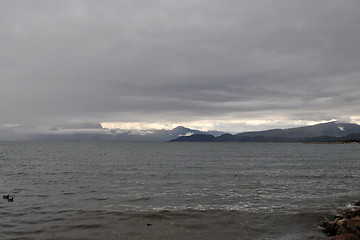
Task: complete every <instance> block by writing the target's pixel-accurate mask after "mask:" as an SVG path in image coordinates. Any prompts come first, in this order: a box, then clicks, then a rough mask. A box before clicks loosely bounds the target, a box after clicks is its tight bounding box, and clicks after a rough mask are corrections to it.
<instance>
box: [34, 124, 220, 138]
mask: <svg viewBox="0 0 360 240" xmlns="http://www.w3.org/2000/svg"><path fill="white" fill-rule="evenodd" d="M100 128H101V127H100ZM100 128H99V127H97V130H99V132H74V133H61V132H59V130H58V129H53V132H54V133H46V134H32V135H31V136H28V140H37V141H123V142H135V141H137V142H139V141H147V142H149V141H151V142H165V141H170V140H172V139H174V138H178V137H181V136H191V135H211V136H221V135H223V134H224V132H220V131H198V130H194V129H190V128H185V127H182V126H179V127H176V128H174V129H171V130H164V129H163V130H152V129H150V130H121V129H104V128H101V129H100Z"/></svg>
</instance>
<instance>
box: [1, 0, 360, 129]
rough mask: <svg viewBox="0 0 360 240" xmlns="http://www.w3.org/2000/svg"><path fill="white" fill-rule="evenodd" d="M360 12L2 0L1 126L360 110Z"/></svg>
mask: <svg viewBox="0 0 360 240" xmlns="http://www.w3.org/2000/svg"><path fill="white" fill-rule="evenodd" d="M359 23H360V1H359V0H344V1H339V0H302V1H299V0H271V1H270V0H256V1H255V0H221V1H218V0H131V1H125V0H116V1H115V0H114V1H111V0H106V1H98V0H93V1H92V0H86V1H81V0H73V1H68V0H63V1H46V0H43V1H37V0H32V1H28V0H23V1H21V0H3V1H0V111H1V112H0V114H1V115H0V116H1V117H0V126H1V127H2V128H6V127H11V126H19V125H25V126H58V125H61V124H72V123H76V124H79V123H82V122H85V123H103V124H104V125H106V126H127V127H128V128H131V127H133V126H136V128H142V127H144V128H146V127H148V126H152V127H154V128H155V127H157V128H161V127H164V126H165V127H166V126H167V127H172V126H175V125H178V124H183V125H185V126H188V127H203V128H215V129H219V130H227V131H229V130H232V131H245V130H254V129H266V128H269V127H291V126H296V125H305V124H310V123H316V122H318V121H329V120H332V119H338V120H341V121H353V122H356V121H360V97H359V96H360V27H359V26H360V25H359ZM115 123H117V124H118V125H116V124H115ZM120 123H122V125H121V124H120ZM132 123H133V125H132ZM149 124H151V125H149ZM164 124H167V125H164Z"/></svg>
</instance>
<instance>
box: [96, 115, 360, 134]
mask: <svg viewBox="0 0 360 240" xmlns="http://www.w3.org/2000/svg"><path fill="white" fill-rule="evenodd" d="M359 119H360V118H359ZM332 121H337V119H331V120H322V121H311V120H288V119H285V118H283V119H281V118H279V119H276V120H271V119H242V120H200V121H186V122H102V123H101V126H102V127H103V128H107V129H121V130H139V131H141V130H149V129H153V130H161V129H164V130H170V129H174V128H176V127H178V126H184V127H187V128H191V129H196V130H201V131H210V130H217V131H224V132H244V131H260V130H268V129H272V128H292V127H301V126H308V125H315V124H319V123H326V122H332Z"/></svg>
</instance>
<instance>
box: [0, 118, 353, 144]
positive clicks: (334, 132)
mask: <svg viewBox="0 0 360 240" xmlns="http://www.w3.org/2000/svg"><path fill="white" fill-rule="evenodd" d="M359 139H360V125H358V124H354V123H341V122H329V123H323V124H317V125H312V126H304V127H297V128H288V129H270V130H265V131H251V132H242V133H238V134H229V133H225V132H221V131H199V130H195V129H190V128H186V127H183V126H178V127H176V128H174V129H171V130H165V129H162V130H156V129H147V130H124V129H109V128H103V127H102V126H101V124H98V123H77V124H62V125H58V126H54V127H51V128H47V129H38V128H36V129H33V128H32V127H31V126H20V127H14V128H8V129H7V131H1V129H0V140H2V141H4V140H5V141H6V140H15V141H16V140H17V141H18V140H22V141H123V142H126V141H127V142H136V141H147V142H149V141H152V142H165V141H172V142H338V141H347V140H359Z"/></svg>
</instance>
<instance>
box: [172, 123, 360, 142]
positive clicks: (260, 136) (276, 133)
mask: <svg viewBox="0 0 360 240" xmlns="http://www.w3.org/2000/svg"><path fill="white" fill-rule="evenodd" d="M351 140H360V125H358V124H354V123H340V122H329V123H323V124H316V125H313V126H305V127H298V128H289V129H271V130H266V131H256V132H255V131H254V132H244V133H239V134H235V135H232V134H223V135H221V136H218V137H216V136H213V135H207V134H203V135H192V136H182V137H179V138H177V139H174V140H172V141H174V142H338V141H351Z"/></svg>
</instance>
